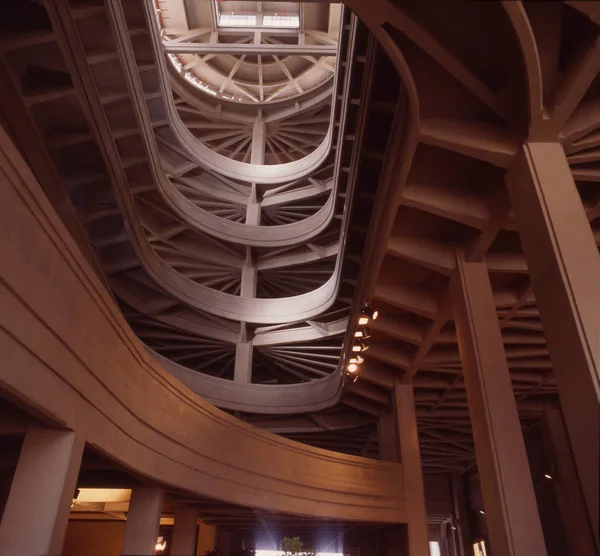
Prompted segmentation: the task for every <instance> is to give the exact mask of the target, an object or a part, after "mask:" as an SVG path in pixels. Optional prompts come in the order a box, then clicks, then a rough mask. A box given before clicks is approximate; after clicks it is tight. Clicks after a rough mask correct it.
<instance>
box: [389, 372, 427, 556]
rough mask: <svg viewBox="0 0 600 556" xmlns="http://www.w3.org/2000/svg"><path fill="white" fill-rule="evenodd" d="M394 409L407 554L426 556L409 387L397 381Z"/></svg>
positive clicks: (416, 437) (424, 513)
mask: <svg viewBox="0 0 600 556" xmlns="http://www.w3.org/2000/svg"><path fill="white" fill-rule="evenodd" d="M394 406H395V408H396V412H397V415H398V421H397V425H396V426H397V434H398V438H399V446H400V462H401V464H402V473H403V476H404V492H405V496H406V504H407V507H408V554H410V556H421V555H423V556H428V555H429V532H428V530H427V510H426V508H425V489H424V487H423V470H422V468H421V451H420V449H419V431H418V429H417V415H416V410H415V398H414V394H413V387H412V385H410V384H400V381H399V379H396V384H395V385H394Z"/></svg>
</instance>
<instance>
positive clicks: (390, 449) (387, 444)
mask: <svg viewBox="0 0 600 556" xmlns="http://www.w3.org/2000/svg"><path fill="white" fill-rule="evenodd" d="M397 421H398V417H397V414H396V411H395V410H394V411H391V412H390V413H382V414H381V415H380V416H379V421H378V422H377V434H378V438H379V459H381V460H383V461H396V462H397V461H400V451H399V449H398V433H397V432H396V426H397V425H396V423H397Z"/></svg>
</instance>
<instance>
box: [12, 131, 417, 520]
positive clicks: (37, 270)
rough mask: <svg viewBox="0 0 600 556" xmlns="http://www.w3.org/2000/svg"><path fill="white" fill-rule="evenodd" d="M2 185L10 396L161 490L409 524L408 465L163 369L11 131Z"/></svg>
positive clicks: (314, 513) (274, 508)
mask: <svg viewBox="0 0 600 556" xmlns="http://www.w3.org/2000/svg"><path fill="white" fill-rule="evenodd" d="M0 180H1V181H2V187H0V207H2V218H0V253H1V254H2V259H3V260H4V261H10V264H4V265H2V266H0V292H1V295H0V304H1V305H0V307H1V311H0V349H1V350H2V354H3V357H2V359H1V362H0V387H1V388H2V390H4V391H5V392H7V393H9V394H10V395H11V396H12V397H14V398H16V399H17V400H18V401H19V402H20V403H21V404H23V405H26V406H28V407H30V408H35V409H36V410H37V411H39V412H40V413H41V414H43V415H45V416H46V417H47V418H48V419H51V420H53V421H54V422H55V423H57V424H60V425H62V426H64V427H68V428H71V429H73V430H75V431H76V432H77V433H79V434H81V435H82V436H84V437H85V439H86V441H87V442H88V443H90V444H91V445H94V446H96V447H97V448H98V449H99V450H100V451H102V452H103V453H105V454H107V455H108V456H109V457H110V458H112V459H114V460H116V461H118V462H119V463H120V464H122V465H124V466H126V467H127V468H129V469H132V470H134V471H135V472H137V473H138V474H141V475H143V476H146V477H148V478H151V479H153V480H156V481H158V482H160V483H161V484H164V485H168V486H171V487H174V488H179V489H183V490H185V491H188V492H190V493H195V494H198V495H202V496H209V497H213V498H216V499H220V500H224V501H228V502H235V503H238V504H243V505H247V506H251V507H256V508H263V509H267V510H272V511H281V512H286V513H291V514H297V515H309V516H315V517H321V518H334V519H349V520H360V521H376V522H388V523H404V522H406V505H405V500H404V494H403V484H402V478H401V469H400V465H399V464H396V463H387V462H380V461H375V460H367V459H364V458H360V457H355V456H347V455H343V454H337V453H334V452H329V451H326V450H322V449H318V448H312V447H309V446H306V445H302V444H300V443H297V442H293V441H290V440H287V439H284V438H281V437H278V436H276V435H274V434H271V433H267V432H265V431H261V430H260V429H257V428H255V427H253V426H251V425H248V424H246V423H243V422H241V421H239V420H237V419H235V418H234V417H231V416H229V415H227V414H225V413H224V412H222V411H220V410H218V409H216V408H215V407H214V406H212V405H211V404H209V403H208V402H206V401H205V400H202V399H201V398H199V397H198V396H196V395H195V394H193V393H192V392H191V391H190V390H188V389H187V388H186V387H185V386H183V385H182V384H181V383H180V382H179V381H177V380H176V379H175V378H173V377H172V376H170V374H169V373H168V372H167V371H165V370H164V369H163V368H162V367H161V366H159V365H157V364H156V363H155V362H154V361H153V360H152V358H151V357H150V356H149V354H148V353H147V352H146V351H145V350H144V348H143V347H142V345H141V343H140V342H139V341H138V340H137V339H136V338H135V336H134V335H133V333H132V331H131V330H130V329H129V327H128V326H127V324H126V322H125V320H124V318H123V317H122V315H121V314H120V312H119V310H118V307H117V306H116V304H115V303H114V301H113V299H112V298H111V297H110V295H109V294H108V292H107V291H106V289H105V288H104V286H103V284H102V282H101V281H100V280H99V278H98V277H97V276H96V275H95V274H94V273H93V271H92V269H91V267H90V266H89V264H88V263H87V261H86V259H85V257H84V256H83V255H82V253H81V252H80V251H79V249H78V248H77V246H76V244H75V242H74V240H73V239H72V238H71V237H70V236H69V234H68V232H67V231H66V229H65V227H64V226H63V224H62V222H61V221H60V219H59V218H58V216H57V215H56V214H55V213H54V211H53V210H52V208H51V206H50V204H49V202H48V200H47V199H46V197H45V196H44V195H43V193H42V191H41V188H40V186H39V184H38V183H37V182H36V180H35V178H34V177H33V175H32V173H31V172H30V170H29V168H28V167H27V166H26V164H25V163H24V161H23V160H22V158H21V157H20V156H19V154H18V152H17V150H16V148H15V147H14V145H13V144H12V143H11V141H10V140H9V139H8V137H7V136H6V134H5V133H4V132H3V130H1V129H0ZM32 253H35V256H31V254H32ZM266 461H268V462H269V465H268V466H266V465H265V462H266Z"/></svg>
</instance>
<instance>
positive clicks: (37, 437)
mask: <svg viewBox="0 0 600 556" xmlns="http://www.w3.org/2000/svg"><path fill="white" fill-rule="evenodd" d="M84 445H85V442H84V440H83V438H82V437H80V436H78V435H76V434H75V433H74V432H71V431H55V430H46V429H33V430H30V431H29V432H28V433H27V434H26V435H25V440H24V442H23V446H22V448H21V453H20V455H19V461H18V463H17V469H16V471H15V475H14V478H13V481H12V486H11V489H10V493H9V495H8V500H7V502H6V507H5V510H4V514H3V516H2V523H1V524H0V554H2V556H24V555H26V554H31V555H32V556H33V555H35V556H38V555H39V556H45V555H47V554H48V555H49V554H60V553H61V552H62V546H63V542H64V538H65V533H66V531H67V523H68V521H69V512H70V509H71V504H72V501H73V496H74V492H75V487H76V485H77V476H78V474H79V467H80V465H81V456H82V455H83V448H84Z"/></svg>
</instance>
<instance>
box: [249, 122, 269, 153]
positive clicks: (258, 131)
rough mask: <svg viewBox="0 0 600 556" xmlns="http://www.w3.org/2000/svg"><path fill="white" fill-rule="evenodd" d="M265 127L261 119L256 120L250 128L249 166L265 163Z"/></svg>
mask: <svg viewBox="0 0 600 556" xmlns="http://www.w3.org/2000/svg"><path fill="white" fill-rule="evenodd" d="M266 134H267V125H266V124H265V122H264V121H263V120H261V119H256V120H255V122H254V125H253V126H252V147H251V150H250V163H251V164H264V163H265V136H266Z"/></svg>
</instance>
